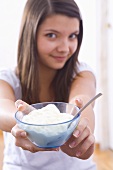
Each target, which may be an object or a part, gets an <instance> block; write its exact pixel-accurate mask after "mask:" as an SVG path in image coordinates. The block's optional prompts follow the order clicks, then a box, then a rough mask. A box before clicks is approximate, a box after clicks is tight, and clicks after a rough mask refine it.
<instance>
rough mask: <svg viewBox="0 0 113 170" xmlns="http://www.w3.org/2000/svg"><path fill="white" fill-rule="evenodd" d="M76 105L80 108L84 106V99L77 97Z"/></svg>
mask: <svg viewBox="0 0 113 170" xmlns="http://www.w3.org/2000/svg"><path fill="white" fill-rule="evenodd" d="M75 105H76V106H77V107H79V108H81V107H83V101H82V100H81V99H80V98H76V99H75Z"/></svg>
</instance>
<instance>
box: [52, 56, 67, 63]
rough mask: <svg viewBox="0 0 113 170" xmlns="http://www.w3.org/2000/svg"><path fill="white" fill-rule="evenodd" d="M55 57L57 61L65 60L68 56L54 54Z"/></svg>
mask: <svg viewBox="0 0 113 170" xmlns="http://www.w3.org/2000/svg"><path fill="white" fill-rule="evenodd" d="M53 58H54V59H55V60H56V61H59V62H62V61H65V60H66V58H67V57H63V56H53Z"/></svg>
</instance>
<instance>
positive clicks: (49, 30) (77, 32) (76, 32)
mask: <svg viewBox="0 0 113 170" xmlns="http://www.w3.org/2000/svg"><path fill="white" fill-rule="evenodd" d="M45 32H55V33H59V31H56V30H53V29H47V30H45ZM71 34H79V30H76V31H74V32H72V33H71Z"/></svg>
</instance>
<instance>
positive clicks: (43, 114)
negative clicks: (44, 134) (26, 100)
mask: <svg viewBox="0 0 113 170" xmlns="http://www.w3.org/2000/svg"><path fill="white" fill-rule="evenodd" d="M72 118H73V115H71V114H68V113H60V111H59V109H58V108H57V107H56V106H55V105H54V104H48V105H47V106H45V107H43V108H42V109H35V110H33V111H31V112H30V113H29V114H28V115H25V116H24V117H23V119H22V121H23V122H26V123H30V124H38V125H44V124H56V123H61V122H65V121H68V120H71V119H72Z"/></svg>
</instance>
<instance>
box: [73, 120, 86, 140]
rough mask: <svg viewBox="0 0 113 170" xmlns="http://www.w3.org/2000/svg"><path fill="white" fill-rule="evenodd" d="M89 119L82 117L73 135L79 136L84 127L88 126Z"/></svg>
mask: <svg viewBox="0 0 113 170" xmlns="http://www.w3.org/2000/svg"><path fill="white" fill-rule="evenodd" d="M88 124H89V120H88V119H87V118H82V119H81V120H80V122H79V123H78V126H77V127H76V129H75V131H74V132H73V136H74V137H76V138H78V137H79V136H80V135H81V134H82V132H83V131H84V129H85V128H86V127H87V126H88Z"/></svg>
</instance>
